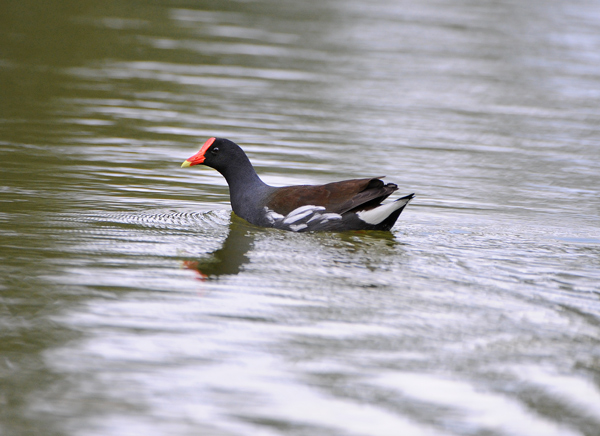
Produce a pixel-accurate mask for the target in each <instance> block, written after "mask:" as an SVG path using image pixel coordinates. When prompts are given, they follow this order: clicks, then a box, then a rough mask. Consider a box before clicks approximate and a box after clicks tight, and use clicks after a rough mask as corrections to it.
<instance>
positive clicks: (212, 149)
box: [210, 147, 219, 154]
mask: <svg viewBox="0 0 600 436" xmlns="http://www.w3.org/2000/svg"><path fill="white" fill-rule="evenodd" d="M210 152H211V153H212V154H218V153H219V147H213V148H211V149H210Z"/></svg>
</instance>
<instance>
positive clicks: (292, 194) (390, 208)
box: [181, 138, 414, 232]
mask: <svg viewBox="0 0 600 436" xmlns="http://www.w3.org/2000/svg"><path fill="white" fill-rule="evenodd" d="M198 164H203V165H207V166H209V167H211V168H214V169H215V170H217V171H218V172H220V173H221V174H222V175H223V176H224V177H225V180H227V184H228V185H229V194H230V198H231V207H232V208H233V211H234V212H235V214H236V215H238V216H240V217H241V218H243V219H245V220H246V221H248V222H250V223H252V224H254V225H257V226H262V227H275V228H277V229H283V230H292V231H294V232H306V231H323V230H325V231H345V230H390V229H391V228H392V226H393V225H394V223H395V222H396V220H397V219H398V216H400V213H402V210H403V209H404V207H405V206H406V205H407V204H408V202H409V201H410V200H412V199H413V197H414V194H410V195H407V196H405V197H402V198H399V199H398V200H396V201H393V202H390V203H386V204H381V202H382V201H383V200H384V199H385V198H387V197H388V196H389V195H390V194H391V193H392V192H394V191H396V190H397V189H398V186H397V185H395V184H393V183H387V184H384V183H383V181H381V180H380V179H379V178H378V177H375V178H367V179H353V180H345V181H343V182H333V183H327V184H325V185H299V186H284V187H280V188H276V187H273V186H269V185H267V184H266V183H264V182H263V181H262V180H261V179H260V178H259V177H258V175H257V174H256V171H255V170H254V167H253V166H252V164H251V163H250V160H249V159H248V156H246V153H244V151H243V150H242V149H241V148H240V146H239V145H237V144H236V143H234V142H232V141H230V140H228V139H223V138H210V139H209V140H208V141H206V142H205V143H204V145H203V146H202V148H201V149H200V151H199V152H198V153H196V154H195V155H194V156H192V157H190V158H189V159H188V160H186V161H185V162H184V163H183V164H182V165H181V167H182V168H185V167H189V166H192V165H198Z"/></svg>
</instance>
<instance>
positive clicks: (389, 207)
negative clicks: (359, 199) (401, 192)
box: [356, 198, 411, 225]
mask: <svg viewBox="0 0 600 436" xmlns="http://www.w3.org/2000/svg"><path fill="white" fill-rule="evenodd" d="M410 200H411V199H410V198H407V199H406V200H396V201H394V202H391V203H386V204H382V205H381V206H377V207H376V208H375V209H371V210H361V211H360V212H356V215H358V217H359V218H360V219H361V220H363V221H364V222H366V223H367V224H373V225H375V224H379V223H380V222H382V221H383V220H385V219H386V218H387V217H389V216H390V215H391V214H392V213H394V212H395V211H397V210H398V209H400V208H401V207H402V206H404V205H405V204H406V203H408V202H409V201H410Z"/></svg>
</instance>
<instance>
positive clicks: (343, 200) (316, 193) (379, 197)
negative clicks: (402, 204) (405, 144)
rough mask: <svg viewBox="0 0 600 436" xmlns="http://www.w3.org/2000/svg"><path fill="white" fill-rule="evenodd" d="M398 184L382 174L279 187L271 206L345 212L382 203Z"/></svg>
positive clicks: (286, 210) (282, 209)
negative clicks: (307, 207)
mask: <svg viewBox="0 0 600 436" xmlns="http://www.w3.org/2000/svg"><path fill="white" fill-rule="evenodd" d="M397 189H398V186H396V185H395V184H393V183H388V184H385V183H383V181H381V180H379V178H369V179H353V180H344V181H343V182H333V183H327V184H326V185H300V186H286V187H283V188H278V189H277V190H276V191H275V192H274V193H273V194H272V195H271V196H270V197H269V199H268V201H267V204H268V206H269V208H270V209H271V210H273V211H275V212H277V213H280V214H282V215H287V214H288V213H290V212H291V211H292V210H294V209H297V208H298V207H300V206H306V205H314V206H324V207H325V209H326V211H327V212H334V213H339V214H343V213H345V212H348V211H349V210H352V209H357V208H360V209H369V208H371V207H375V206H377V205H379V204H380V203H381V202H382V201H383V200H384V199H385V198H386V197H387V196H388V195H390V194H391V193H392V192H394V191H396V190H397Z"/></svg>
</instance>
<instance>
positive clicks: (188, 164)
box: [181, 160, 192, 168]
mask: <svg viewBox="0 0 600 436" xmlns="http://www.w3.org/2000/svg"><path fill="white" fill-rule="evenodd" d="M189 166H192V163H191V162H190V161H189V160H186V161H185V162H184V163H182V164H181V168H187V167H189Z"/></svg>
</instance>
